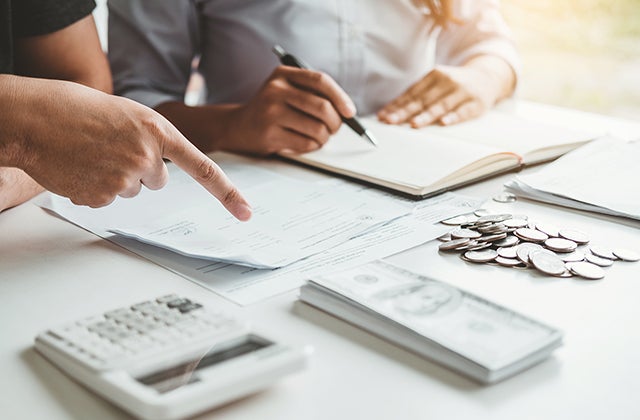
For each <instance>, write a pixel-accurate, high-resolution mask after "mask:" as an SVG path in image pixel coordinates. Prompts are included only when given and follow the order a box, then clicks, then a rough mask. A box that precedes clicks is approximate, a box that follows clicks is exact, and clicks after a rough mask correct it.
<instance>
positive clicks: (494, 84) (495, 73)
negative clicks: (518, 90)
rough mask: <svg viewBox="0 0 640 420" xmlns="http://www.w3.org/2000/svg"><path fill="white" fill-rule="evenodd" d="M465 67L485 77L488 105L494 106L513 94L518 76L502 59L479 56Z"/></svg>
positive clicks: (484, 88) (465, 64) (466, 63)
mask: <svg viewBox="0 0 640 420" xmlns="http://www.w3.org/2000/svg"><path fill="white" fill-rule="evenodd" d="M463 66H464V67H468V68H473V69H474V70H477V71H478V72H479V73H481V74H482V75H483V77H484V80H485V85H484V86H483V90H484V91H485V94H486V100H487V102H488V105H493V104H495V103H496V102H499V101H500V100H502V99H505V98H508V97H509V96H511V95H512V94H513V91H514V90H515V86H516V74H515V72H514V70H513V68H512V67H511V66H510V65H509V64H508V63H507V62H506V61H505V60H503V59H502V58H500V57H497V56H493V55H488V54H487V55H477V56H475V57H473V58H471V59H469V60H468V61H467V62H465V63H464V65H463Z"/></svg>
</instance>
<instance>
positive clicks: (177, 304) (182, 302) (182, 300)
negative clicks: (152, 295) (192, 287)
mask: <svg viewBox="0 0 640 420" xmlns="http://www.w3.org/2000/svg"><path fill="white" fill-rule="evenodd" d="M188 303H191V301H190V300H189V299H185V298H178V299H174V300H171V301H169V302H167V306H168V307H169V308H177V307H180V306H182V305H186V304H188Z"/></svg>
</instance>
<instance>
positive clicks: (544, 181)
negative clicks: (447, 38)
mask: <svg viewBox="0 0 640 420" xmlns="http://www.w3.org/2000/svg"><path fill="white" fill-rule="evenodd" d="M639 162H640V141H634V142H627V141H624V140H618V139H614V138H611V137H608V138H603V139H600V140H597V141H594V142H592V143H589V144H587V145H584V146H582V147H580V148H579V149H576V150H575V151H573V152H571V153H569V154H567V155H565V156H563V157H561V158H560V159H558V160H557V161H555V162H553V163H550V164H549V165H547V166H545V167H543V168H541V169H540V170H539V171H537V172H535V173H532V174H527V175H521V176H518V177H516V178H515V179H514V180H512V181H510V182H508V183H507V184H505V186H506V187H507V190H509V191H511V192H513V193H515V194H517V195H519V196H521V197H526V198H531V199H534V200H540V201H545V202H549V203H553V204H559V205H562V206H566V207H572V208H576V209H580V210H587V211H594V212H598V213H603V214H609V215H613V216H622V217H627V218H632V219H636V220H640V188H639V187H638V185H637V182H638V180H639V179H640V165H639V164H638V163H639Z"/></svg>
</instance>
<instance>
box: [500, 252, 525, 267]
mask: <svg viewBox="0 0 640 420" xmlns="http://www.w3.org/2000/svg"><path fill="white" fill-rule="evenodd" d="M495 261H496V262H497V263H498V264H500V265H502V266H505V267H517V266H520V265H522V261H520V260H519V259H517V258H506V257H503V256H500V255H498V256H497V257H496V259H495Z"/></svg>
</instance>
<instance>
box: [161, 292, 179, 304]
mask: <svg viewBox="0 0 640 420" xmlns="http://www.w3.org/2000/svg"><path fill="white" fill-rule="evenodd" d="M179 298H180V296H178V295H176V294H173V293H172V294H170V295H165V296H161V297H159V298H157V299H156V302H158V303H167V302H170V301H172V300H176V299H179Z"/></svg>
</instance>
